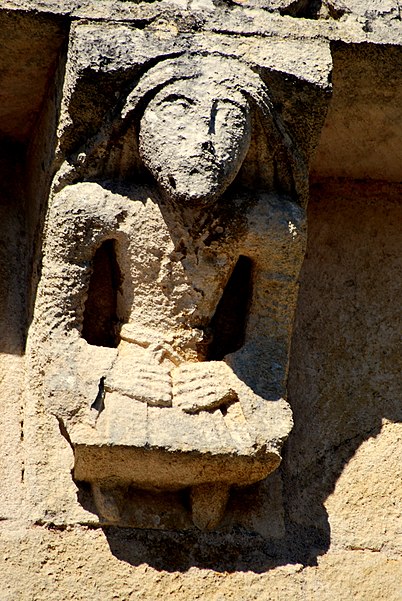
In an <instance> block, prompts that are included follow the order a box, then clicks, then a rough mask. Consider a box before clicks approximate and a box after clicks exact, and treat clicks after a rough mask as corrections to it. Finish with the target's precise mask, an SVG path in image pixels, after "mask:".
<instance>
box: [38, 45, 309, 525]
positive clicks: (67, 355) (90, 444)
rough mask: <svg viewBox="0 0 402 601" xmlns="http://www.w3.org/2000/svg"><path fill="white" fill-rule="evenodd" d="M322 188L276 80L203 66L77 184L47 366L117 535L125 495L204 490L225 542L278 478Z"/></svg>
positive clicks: (110, 132)
mask: <svg viewBox="0 0 402 601" xmlns="http://www.w3.org/2000/svg"><path fill="white" fill-rule="evenodd" d="M306 182H307V168H306V165H305V162H304V160H303V158H302V155H301V154H300V153H299V151H298V149H297V145H296V144H295V143H294V142H293V140H292V138H291V135H290V134H289V132H288V131H287V129H286V128H285V126H284V124H283V122H282V121H281V119H280V117H279V116H278V115H277V114H276V112H275V110H274V109H273V107H272V104H271V101H270V98H269V91H268V89H267V87H266V85H265V84H264V82H263V80H262V79H261V77H260V76H259V75H258V74H257V73H255V72H253V71H252V70H251V69H250V68H249V67H248V66H246V65H245V64H243V63H242V62H241V61H235V60H233V59H228V58H223V57H218V56H204V57H199V56H196V55H191V54H189V53H187V54H186V55H184V56H181V57H179V58H175V59H167V60H162V61H160V62H159V63H158V64H156V65H155V66H153V67H151V68H149V69H148V70H146V71H145V73H144V74H143V75H142V77H140V78H139V80H137V82H136V83H135V85H134V84H133V86H132V89H131V91H129V93H128V94H127V95H126V97H125V98H124V99H123V101H121V100H120V101H119V102H118V103H116V108H115V110H114V111H112V113H111V114H110V117H109V118H108V119H107V120H105V123H104V125H103V127H102V129H101V131H99V132H98V133H97V134H96V135H95V136H94V137H93V138H92V139H91V140H89V141H88V142H87V143H86V145H85V146H84V147H82V148H81V149H79V151H78V152H76V153H75V155H74V157H73V158H72V159H70V160H69V161H68V162H66V163H65V164H64V165H63V167H62V168H61V170H60V172H59V174H58V176H57V178H56V183H55V187H54V191H55V192H54V195H53V197H52V199H51V203H50V208H49V214H48V218H47V230H46V244H45V252H44V261H43V271H42V278H41V284H40V287H39V291H38V300H37V304H36V317H35V319H36V322H37V323H39V324H40V326H41V327H40V328H37V329H36V330H35V328H34V331H38V332H41V334H40V335H39V334H38V335H37V336H36V337H33V339H32V341H31V347H32V351H31V353H32V355H33V362H34V363H35V361H37V364H38V365H39V366H42V367H41V370H42V372H43V373H44V374H45V375H44V378H43V396H44V398H45V399H47V400H46V403H47V408H48V410H49V411H50V412H51V413H52V414H53V415H55V416H56V417H57V419H58V421H59V424H60V429H61V432H62V433H63V434H64V436H65V437H66V438H67V440H68V441H69V443H70V445H71V446H72V448H73V450H74V472H73V473H74V478H75V479H76V480H77V481H87V482H89V483H91V485H92V490H93V493H94V498H95V501H96V503H97V507H98V511H99V513H100V515H101V518H102V519H103V521H105V522H107V523H117V524H118V523H120V521H121V514H122V511H124V509H123V508H122V506H121V504H119V495H118V494H117V493H116V490H117V489H119V491H120V492H119V494H121V490H122V489H124V487H135V488H139V489H145V490H151V491H175V490H181V489H191V503H192V516H193V521H194V523H195V524H196V525H197V526H198V527H200V528H204V529H209V528H214V527H216V526H217V524H218V523H219V521H220V520H221V518H222V515H223V513H224V510H225V506H226V502H227V499H228V495H229V490H230V487H231V486H233V485H235V486H244V485H248V484H251V483H253V482H256V481H258V480H261V479H263V478H265V477H266V476H267V475H268V474H270V473H271V472H272V471H273V470H275V469H276V468H277V467H278V465H279V463H280V460H281V457H280V450H281V446H282V444H283V442H284V440H285V439H286V437H287V436H288V434H289V432H290V429H291V427H292V417H291V411H290V408H289V406H288V404H287V402H286V400H285V398H286V388H285V385H286V375H287V363H288V354H289V342H290V335H291V330H292V320H293V314H294V309H295V302H296V296H297V277H298V273H299V269H300V265H301V261H302V258H303V255H304V244H305V228H304V210H303V205H304V203H305V201H306V194H307V192H306ZM35 357H36V359H35Z"/></svg>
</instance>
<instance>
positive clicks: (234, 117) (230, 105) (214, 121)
mask: <svg viewBox="0 0 402 601" xmlns="http://www.w3.org/2000/svg"><path fill="white" fill-rule="evenodd" d="M244 121H245V114H244V110H243V109H242V107H240V106H239V105H238V104H235V103H234V102H232V101H231V100H229V99H228V100H216V101H215V102H214V104H213V107H212V110H211V119H210V127H209V133H212V134H215V133H217V132H218V131H219V130H222V128H225V127H226V128H230V127H233V124H234V123H238V124H242V123H244Z"/></svg>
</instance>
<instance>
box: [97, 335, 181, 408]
mask: <svg viewBox="0 0 402 601" xmlns="http://www.w3.org/2000/svg"><path fill="white" fill-rule="evenodd" d="M105 391H106V392H113V391H116V392H120V393H121V394H124V395H126V396H129V397H131V398H133V399H135V400H137V401H142V402H144V403H148V404H149V405H155V406H159V407H170V406H171V404H172V379H171V376H170V366H167V365H163V364H161V363H160V362H159V361H158V357H157V355H155V353H154V352H152V351H151V350H149V349H139V348H138V347H135V346H134V345H131V344H129V345H127V346H126V347H125V348H124V351H123V352H122V353H121V354H119V357H118V358H117V361H116V363H115V364H114V365H113V367H112V369H111V370H110V372H109V374H108V375H107V376H106V378H105Z"/></svg>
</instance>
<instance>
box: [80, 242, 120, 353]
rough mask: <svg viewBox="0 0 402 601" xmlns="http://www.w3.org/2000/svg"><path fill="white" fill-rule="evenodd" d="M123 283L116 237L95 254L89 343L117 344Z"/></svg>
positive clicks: (86, 331) (86, 330)
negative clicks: (119, 301)
mask: <svg viewBox="0 0 402 601" xmlns="http://www.w3.org/2000/svg"><path fill="white" fill-rule="evenodd" d="M120 284H121V273H120V269H119V265H118V263H117V259H116V250H115V241H114V240H106V241H105V242H103V244H102V245H101V246H100V247H99V248H98V249H97V251H96V252H95V255H94V258H93V263H92V275H91V279H90V282H89V288H88V298H87V301H86V303H85V310H84V321H83V327H82V337H83V338H84V339H85V340H86V341H87V342H88V343H89V344H93V345H95V346H108V347H112V348H116V347H117V345H118V343H119V334H118V328H117V325H118V322H119V319H118V316H117V293H118V290H119V287H120Z"/></svg>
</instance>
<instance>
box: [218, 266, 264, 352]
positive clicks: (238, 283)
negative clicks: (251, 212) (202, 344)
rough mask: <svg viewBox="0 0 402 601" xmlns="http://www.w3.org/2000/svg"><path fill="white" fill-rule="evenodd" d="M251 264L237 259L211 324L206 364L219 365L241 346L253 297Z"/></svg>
mask: <svg viewBox="0 0 402 601" xmlns="http://www.w3.org/2000/svg"><path fill="white" fill-rule="evenodd" d="M252 267H253V264H252V261H251V259H249V258H248V257H245V256H243V255H240V257H239V259H238V261H237V263H236V265H235V268H234V269H233V272H232V275H231V276H230V278H229V281H228V283H227V284H226V287H225V289H224V291H223V294H222V297H221V300H220V301H219V303H218V306H217V308H216V311H215V314H214V316H213V317H212V320H211V329H212V341H211V343H210V345H209V348H208V353H207V360H208V361H221V360H222V359H223V358H224V357H225V355H228V354H229V353H234V352H235V351H237V350H239V349H240V348H241V347H242V346H243V344H244V338H245V334H246V325H247V317H248V309H249V306H250V301H251V297H252Z"/></svg>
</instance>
